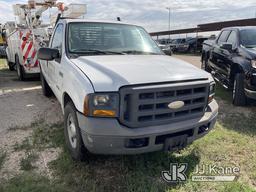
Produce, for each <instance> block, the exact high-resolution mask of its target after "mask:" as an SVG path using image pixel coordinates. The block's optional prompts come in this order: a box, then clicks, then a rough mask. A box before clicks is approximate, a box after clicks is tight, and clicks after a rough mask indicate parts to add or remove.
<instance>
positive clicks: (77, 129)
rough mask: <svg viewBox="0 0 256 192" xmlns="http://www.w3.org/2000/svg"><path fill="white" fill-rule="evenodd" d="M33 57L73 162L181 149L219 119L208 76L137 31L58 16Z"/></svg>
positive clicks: (130, 28)
mask: <svg viewBox="0 0 256 192" xmlns="http://www.w3.org/2000/svg"><path fill="white" fill-rule="evenodd" d="M38 57H39V58H40V65H41V80H42V87H43V93H44V94H45V95H46V96H50V95H51V93H52V92H53V93H54V94H55V96H56V97H57V99H58V100H59V102H60V104H61V106H62V110H63V113H64V130H65V139H66V143H67V146H68V149H69V150H70V153H71V155H72V157H73V158H74V159H76V160H80V159H82V158H84V157H86V154H88V152H91V153H94V154H138V153H146V152H153V151H159V150H166V151H174V150H178V149H182V148H184V147H185V146H186V145H188V144H190V143H192V142H193V141H194V140H196V139H198V138H200V137H202V136H204V135H206V134H207V133H209V131H210V130H211V129H212V128H213V127H214V124H215V122H216V118H217V114H218V105H217V103H216V101H215V100H214V88H215V83H214V80H213V78H212V76H211V75H210V74H209V73H207V72H204V71H202V70H200V69H198V68H196V67H194V66H192V65H191V64H188V63H186V62H184V61H181V60H178V59H175V58H173V57H170V56H167V55H165V54H164V53H163V52H162V51H161V50H160V49H159V47H158V46H157V44H156V43H155V42H154V40H152V39H151V37H150V35H149V34H148V33H147V32H146V31H145V30H144V29H143V28H142V27H139V26H136V25H130V24H124V23H121V22H102V21H87V20H79V19H60V21H59V22H58V24H57V25H56V27H55V30H54V33H53V36H52V39H51V41H50V44H49V48H41V49H40V50H39V53H38Z"/></svg>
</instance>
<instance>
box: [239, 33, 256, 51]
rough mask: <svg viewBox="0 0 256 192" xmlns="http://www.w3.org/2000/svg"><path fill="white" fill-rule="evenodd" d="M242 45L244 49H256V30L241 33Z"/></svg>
mask: <svg viewBox="0 0 256 192" xmlns="http://www.w3.org/2000/svg"><path fill="white" fill-rule="evenodd" d="M240 43H241V45H243V46H244V47H247V48H254V47H256V29H245V30H242V31H241V32H240Z"/></svg>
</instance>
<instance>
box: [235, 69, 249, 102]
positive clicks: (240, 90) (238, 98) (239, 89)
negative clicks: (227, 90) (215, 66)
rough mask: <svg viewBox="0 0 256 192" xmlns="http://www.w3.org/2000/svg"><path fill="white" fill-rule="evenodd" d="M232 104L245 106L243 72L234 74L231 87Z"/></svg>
mask: <svg viewBox="0 0 256 192" xmlns="http://www.w3.org/2000/svg"><path fill="white" fill-rule="evenodd" d="M233 104H234V105H236V106H245V105H246V104H247V98H246V95H245V91H244V74H242V73H238V74H236V76H235V80H234V87H233Z"/></svg>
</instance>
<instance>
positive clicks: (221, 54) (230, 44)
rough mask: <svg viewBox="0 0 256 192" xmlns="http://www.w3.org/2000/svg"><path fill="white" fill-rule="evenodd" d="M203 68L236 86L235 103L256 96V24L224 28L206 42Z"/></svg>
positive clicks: (245, 101)
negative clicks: (214, 37)
mask: <svg viewBox="0 0 256 192" xmlns="http://www.w3.org/2000/svg"><path fill="white" fill-rule="evenodd" d="M202 68H203V69H205V70H206V71H208V72H211V73H212V74H213V76H214V78H215V79H216V80H217V81H219V82H220V83H221V84H222V85H223V86H224V87H225V88H227V89H231V90H233V103H234V105H238V106H244V105H246V104H247V103H248V101H250V99H256V27H249V26H248V27H232V28H224V29H223V30H222V31H221V33H220V35H219V36H218V37H217V38H216V40H207V41H205V42H204V45H203V51H202Z"/></svg>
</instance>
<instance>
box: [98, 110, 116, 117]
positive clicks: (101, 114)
mask: <svg viewBox="0 0 256 192" xmlns="http://www.w3.org/2000/svg"><path fill="white" fill-rule="evenodd" d="M93 116H97V117H115V116H116V112H115V111H113V110H94V111H93Z"/></svg>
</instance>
